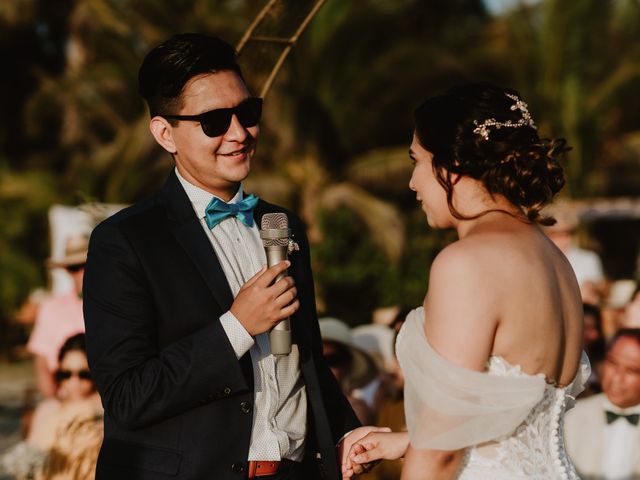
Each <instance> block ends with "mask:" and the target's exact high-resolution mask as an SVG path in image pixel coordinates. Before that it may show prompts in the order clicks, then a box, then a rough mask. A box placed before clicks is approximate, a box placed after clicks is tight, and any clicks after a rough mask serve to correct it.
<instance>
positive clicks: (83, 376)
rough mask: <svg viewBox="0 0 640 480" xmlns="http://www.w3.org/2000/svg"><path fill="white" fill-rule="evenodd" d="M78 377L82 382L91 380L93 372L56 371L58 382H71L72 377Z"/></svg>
mask: <svg viewBox="0 0 640 480" xmlns="http://www.w3.org/2000/svg"><path fill="white" fill-rule="evenodd" d="M75 375H77V376H78V378H79V379H80V380H91V372H90V371H89V370H77V371H71V370H56V373H55V376H56V381H58V382H61V381H63V380H69V379H70V378H71V377H73V376H75Z"/></svg>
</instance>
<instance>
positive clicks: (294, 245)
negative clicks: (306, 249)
mask: <svg viewBox="0 0 640 480" xmlns="http://www.w3.org/2000/svg"><path fill="white" fill-rule="evenodd" d="M299 250H300V245H298V243H297V242H296V241H295V240H294V239H293V235H292V236H291V237H289V244H288V245H287V254H289V255H291V254H292V253H293V252H297V251H299Z"/></svg>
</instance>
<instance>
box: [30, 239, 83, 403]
mask: <svg viewBox="0 0 640 480" xmlns="http://www.w3.org/2000/svg"><path fill="white" fill-rule="evenodd" d="M88 246H89V239H88V238H87V237H86V236H83V235H80V236H73V237H71V238H69V239H68V240H67V243H66V245H65V255H64V258H62V259H60V260H55V261H54V260H51V259H50V260H49V261H48V262H47V264H48V266H49V267H50V268H54V267H62V268H65V269H66V270H67V272H68V273H69V275H71V278H72V279H73V289H72V290H71V291H70V292H68V293H66V294H63V295H55V296H53V297H49V298H47V299H46V300H44V301H43V302H42V305H41V306H40V308H39V310H38V315H37V317H36V321H35V325H34V328H33V331H32V332H31V336H30V337H29V342H28V343H27V350H28V351H29V352H30V353H32V354H33V355H34V356H35V361H34V366H35V373H36V381H37V384H38V390H39V391H40V393H41V394H42V395H43V396H44V397H46V398H50V397H53V396H54V394H55V388H56V385H55V382H54V378H53V373H54V372H55V371H56V369H57V367H58V352H59V350H60V347H61V346H62V344H63V343H64V341H65V340H66V339H67V338H69V337H70V336H72V335H74V334H76V333H82V332H84V316H83V314H82V280H83V277H84V265H85V263H86V261H87V249H88Z"/></svg>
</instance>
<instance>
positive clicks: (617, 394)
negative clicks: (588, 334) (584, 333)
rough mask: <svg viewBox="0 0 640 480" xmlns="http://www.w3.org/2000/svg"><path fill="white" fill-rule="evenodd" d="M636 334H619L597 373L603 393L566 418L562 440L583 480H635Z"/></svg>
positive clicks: (638, 446) (638, 436)
mask: <svg viewBox="0 0 640 480" xmlns="http://www.w3.org/2000/svg"><path fill="white" fill-rule="evenodd" d="M639 420H640V329H623V330H620V331H619V332H618V333H617V334H616V335H615V337H614V338H613V339H612V340H611V342H610V343H609V346H608V350H607V354H606V357H605V360H604V364H603V368H602V393H601V394H599V395H594V396H592V397H589V398H587V399H584V400H579V401H578V403H577V404H576V406H575V408H574V409H573V410H571V411H570V412H569V413H568V414H567V417H566V418H565V441H566V446H567V451H568V452H569V455H570V457H571V458H572V460H573V462H574V464H575V466H576V469H577V470H578V473H579V474H580V478H582V479H583V480H590V479H591V480H630V479H634V478H640V421H639Z"/></svg>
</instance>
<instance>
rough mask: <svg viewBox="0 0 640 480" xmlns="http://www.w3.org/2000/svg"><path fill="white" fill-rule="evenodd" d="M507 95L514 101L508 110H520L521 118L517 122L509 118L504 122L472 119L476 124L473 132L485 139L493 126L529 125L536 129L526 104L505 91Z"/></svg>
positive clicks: (512, 126) (493, 119)
mask: <svg viewBox="0 0 640 480" xmlns="http://www.w3.org/2000/svg"><path fill="white" fill-rule="evenodd" d="M505 95H506V96H507V97H509V98H510V99H511V100H513V101H514V102H515V103H514V104H513V105H511V108H510V110H520V112H521V113H522V118H521V119H520V120H518V121H517V122H512V121H511V120H507V121H506V122H499V121H497V120H496V119H495V118H489V119H487V120H485V121H484V122H482V123H478V121H477V120H474V121H473V124H474V125H476V128H474V129H473V133H475V134H477V135H480V136H481V137H482V138H484V139H485V140H489V132H490V130H489V129H490V128H491V127H494V128H496V129H498V130H499V129H501V128H502V127H505V128H520V127H524V126H527V127H531V128H533V129H535V130H537V129H538V127H536V125H535V123H533V118H531V114H530V113H529V108H528V105H527V104H526V103H525V102H523V101H522V100H521V99H520V98H518V97H517V95H513V94H511V93H505Z"/></svg>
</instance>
